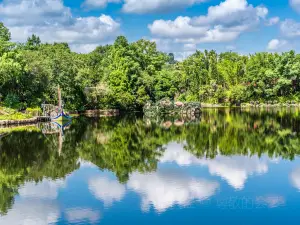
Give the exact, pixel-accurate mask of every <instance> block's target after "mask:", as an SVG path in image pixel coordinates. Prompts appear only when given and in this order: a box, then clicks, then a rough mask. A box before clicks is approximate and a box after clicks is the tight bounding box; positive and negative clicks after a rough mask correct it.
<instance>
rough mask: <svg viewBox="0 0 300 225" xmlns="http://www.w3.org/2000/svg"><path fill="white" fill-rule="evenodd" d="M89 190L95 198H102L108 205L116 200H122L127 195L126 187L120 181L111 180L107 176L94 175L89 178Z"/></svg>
mask: <svg viewBox="0 0 300 225" xmlns="http://www.w3.org/2000/svg"><path fill="white" fill-rule="evenodd" d="M88 185H89V190H90V191H91V193H92V194H93V195H94V196H95V198H97V199H99V200H101V201H102V202H103V203H104V205H105V206H106V207H109V206H111V205H112V204H113V203H114V202H118V201H120V200H122V198H123V197H124V196H125V191H126V190H125V187H124V185H122V184H120V183H119V182H118V181H115V180H110V179H108V178H107V177H101V176H98V177H94V178H91V179H90V180H89V184H88Z"/></svg>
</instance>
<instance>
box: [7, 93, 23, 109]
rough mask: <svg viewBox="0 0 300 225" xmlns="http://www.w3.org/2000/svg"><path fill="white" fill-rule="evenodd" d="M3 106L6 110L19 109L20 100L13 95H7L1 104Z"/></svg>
mask: <svg viewBox="0 0 300 225" xmlns="http://www.w3.org/2000/svg"><path fill="white" fill-rule="evenodd" d="M3 104H4V106H6V107H8V108H13V109H19V108H20V100H19V97H18V96H17V95H15V94H8V95H7V96H6V97H5V99H4V102H3Z"/></svg>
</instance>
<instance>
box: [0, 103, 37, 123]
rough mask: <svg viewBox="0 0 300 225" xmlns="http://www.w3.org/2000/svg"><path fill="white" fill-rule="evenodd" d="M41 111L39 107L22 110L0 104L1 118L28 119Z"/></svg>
mask: <svg viewBox="0 0 300 225" xmlns="http://www.w3.org/2000/svg"><path fill="white" fill-rule="evenodd" d="M40 113H41V109H39V108H28V109H26V110H24V111H22V112H19V111H17V110H15V109H11V108H7V107H1V106H0V120H26V119H31V118H34V117H35V116H38V115H39V114H40Z"/></svg>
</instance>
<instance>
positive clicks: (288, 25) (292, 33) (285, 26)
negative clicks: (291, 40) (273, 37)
mask: <svg viewBox="0 0 300 225" xmlns="http://www.w3.org/2000/svg"><path fill="white" fill-rule="evenodd" d="M280 30H281V33H282V34H283V35H285V36H288V37H299V36H300V23H297V22H296V21H294V20H292V19H286V20H285V21H283V22H281V24H280Z"/></svg>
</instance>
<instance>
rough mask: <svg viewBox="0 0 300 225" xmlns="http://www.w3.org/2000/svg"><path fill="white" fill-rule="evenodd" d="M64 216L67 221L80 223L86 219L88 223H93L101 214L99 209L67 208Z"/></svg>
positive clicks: (97, 220)
mask: <svg viewBox="0 0 300 225" xmlns="http://www.w3.org/2000/svg"><path fill="white" fill-rule="evenodd" d="M66 217H67V220H68V222H69V223H82V222H84V221H85V222H86V221H88V222H89V224H95V223H97V222H99V220H100V218H101V216H100V212H99V211H95V210H92V209H81V208H74V209H67V211H66Z"/></svg>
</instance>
